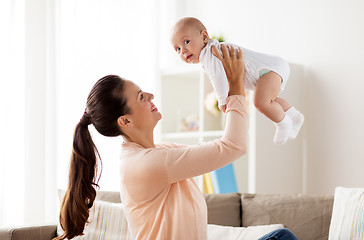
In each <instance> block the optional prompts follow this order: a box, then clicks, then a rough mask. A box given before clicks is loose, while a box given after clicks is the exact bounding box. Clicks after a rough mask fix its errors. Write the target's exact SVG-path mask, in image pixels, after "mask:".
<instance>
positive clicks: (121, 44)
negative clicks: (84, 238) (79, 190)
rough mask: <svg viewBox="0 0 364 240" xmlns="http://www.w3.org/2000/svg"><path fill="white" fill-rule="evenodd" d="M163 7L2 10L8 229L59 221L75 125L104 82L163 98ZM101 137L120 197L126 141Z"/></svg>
mask: <svg viewBox="0 0 364 240" xmlns="http://www.w3.org/2000/svg"><path fill="white" fill-rule="evenodd" d="M158 5H159V1H158V0H155V1H149V0H136V1H120V0H103V1H99V0H1V1H0V34H1V38H0V52H1V54H0V64H1V65H0V74H1V78H0V81H1V87H0V102H1V105H2V108H1V111H0V114H1V117H0V124H1V125H0V126H1V133H0V226H10V225H24V224H25V225H33V224H45V223H55V222H56V221H57V219H58V201H57V188H65V187H66V185H67V177H68V164H69V157H70V154H71V147H72V136H73V130H74V126H75V125H76V123H77V122H78V121H79V119H80V117H81V115H82V114H83V111H84V108H85V103H86V98H87V94H88V92H89V91H90V88H91V87H92V85H93V84H94V83H95V82H96V81H97V80H98V79H99V78H101V77H103V76H105V75H107V74H118V75H120V76H122V77H125V78H127V79H131V80H133V81H135V82H136V83H137V84H139V85H140V87H141V88H142V89H144V90H146V91H151V92H155V91H156V85H155V81H156V78H157V75H158V70H157V69H158V64H159V63H158V61H159V60H158V56H157V55H158V46H159V44H158V39H159V34H158V32H159V29H158V21H159V20H158ZM157 95H158V94H156V96H157ZM156 101H158V99H157V100H156ZM93 137H94V140H95V142H96V145H97V147H98V148H99V151H100V154H101V157H102V160H103V175H102V177H101V182H100V185H101V189H104V190H118V188H119V181H118V180H119V177H118V171H117V169H118V156H119V151H120V143H121V139H118V138H115V139H112V138H105V137H102V136H99V135H98V134H97V133H96V132H95V131H93Z"/></svg>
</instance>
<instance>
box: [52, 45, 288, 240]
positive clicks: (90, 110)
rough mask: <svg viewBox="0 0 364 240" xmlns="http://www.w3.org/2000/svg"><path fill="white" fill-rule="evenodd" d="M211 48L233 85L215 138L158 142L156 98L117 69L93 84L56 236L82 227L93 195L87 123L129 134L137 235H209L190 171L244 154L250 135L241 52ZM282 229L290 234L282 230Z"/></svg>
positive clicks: (127, 176)
mask: <svg viewBox="0 0 364 240" xmlns="http://www.w3.org/2000/svg"><path fill="white" fill-rule="evenodd" d="M213 52H214V54H215V56H216V57H218V58H219V59H220V60H221V61H222V62H223V65H224V68H225V71H226V74H227V78H228V80H229V89H230V90H229V97H228V101H227V110H226V127H225V132H224V135H223V136H222V137H221V138H220V139H218V140H215V141H212V142H208V143H204V144H200V145H193V146H184V145H177V144H166V145H155V144H154V140H153V130H154V127H155V126H156V124H157V122H158V121H159V120H160V119H161V114H160V113H159V112H158V110H157V108H156V107H155V105H154V104H153V103H152V99H153V94H150V93H146V92H143V91H142V90H141V89H140V88H139V87H138V86H137V85H135V84H134V83H133V82H131V81H127V80H124V79H121V78H120V77H118V76H113V75H112V76H106V77H104V78H102V79H100V80H99V81H98V82H97V83H96V84H95V86H94V87H93V88H92V90H91V92H90V94H89V96H88V99H87V108H86V111H85V113H84V115H83V116H82V118H81V120H80V122H79V123H78V124H77V126H76V129H75V133H74V142H73V153H72V157H71V163H70V173H69V185H68V189H67V191H66V194H65V197H64V199H63V202H62V207H61V213H60V222H61V226H62V228H63V229H64V234H63V235H62V236H60V237H59V239H65V238H68V239H71V238H73V237H75V236H77V235H80V234H82V232H83V229H84V226H85V223H86V221H87V219H88V217H89V209H90V208H91V206H92V205H93V202H94V200H95V196H96V190H95V186H97V183H96V182H97V179H98V178H97V175H98V174H97V172H98V171H97V157H98V152H97V149H96V147H95V145H94V143H93V141H92V138H91V136H90V133H89V131H88V125H89V124H93V125H94V127H95V128H96V129H97V131H98V132H100V133H101V134H102V135H105V136H119V135H122V136H123V137H124V140H125V142H124V143H123V145H122V149H123V151H122V158H121V167H120V172H121V191H120V196H121V199H122V204H123V206H124V209H125V214H126V217H127V220H128V223H129V227H130V230H131V232H132V236H133V238H135V239H168V240H175V239H184V240H186V239H188V240H190V239H191V240H194V239H207V207H206V203H205V200H204V197H203V195H202V193H201V191H200V190H199V188H198V187H197V185H196V183H195V182H194V180H193V177H195V176H199V175H201V174H204V173H208V172H210V171H213V170H216V169H218V168H221V167H223V166H225V165H227V164H229V163H231V162H233V161H234V160H235V159H237V158H238V157H240V156H241V155H243V154H245V153H246V151H247V135H248V130H247V123H248V116H247V109H246V100H245V90H244V81H243V76H244V64H243V61H242V53H241V51H239V50H238V51H237V54H236V51H235V50H234V49H233V48H231V47H230V48H229V49H227V48H226V47H223V48H222V52H223V56H221V55H220V54H219V53H218V51H217V50H216V48H215V49H213ZM277 233H279V234H280V235H282V236H286V237H287V236H288V235H287V234H291V233H290V232H289V231H287V230H284V229H283V230H280V231H278V232H277ZM293 237H294V236H293ZM293 237H292V238H286V239H295V238H293ZM265 239H269V237H267V238H265ZM272 239H273V238H272ZM274 239H279V238H274Z"/></svg>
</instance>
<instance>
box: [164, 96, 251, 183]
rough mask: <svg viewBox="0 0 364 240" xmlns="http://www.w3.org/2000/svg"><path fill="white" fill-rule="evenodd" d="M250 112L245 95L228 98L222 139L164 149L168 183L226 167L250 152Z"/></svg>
mask: <svg viewBox="0 0 364 240" xmlns="http://www.w3.org/2000/svg"><path fill="white" fill-rule="evenodd" d="M247 142H248V114H247V109H246V99H245V97H243V96H240V95H239V96H238V95H234V96H230V97H228V99H227V109H226V126H225V131H224V134H223V136H222V137H221V138H220V139H217V140H214V141H211V142H207V143H203V144H199V145H192V146H186V147H179V148H170V149H165V152H164V154H162V155H164V156H159V157H162V158H163V159H164V160H165V164H166V171H167V175H168V183H173V182H177V181H180V180H183V179H187V178H191V177H195V176H199V175H201V174H204V173H208V172H211V171H213V170H216V169H219V168H221V167H224V166H226V165H228V164H230V163H231V162H233V161H234V160H236V159H237V158H238V157H240V156H242V155H244V154H245V153H246V151H247Z"/></svg>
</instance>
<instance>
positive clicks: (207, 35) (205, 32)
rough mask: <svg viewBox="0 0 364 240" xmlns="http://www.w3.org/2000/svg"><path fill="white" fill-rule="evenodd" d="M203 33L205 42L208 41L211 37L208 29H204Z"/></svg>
mask: <svg viewBox="0 0 364 240" xmlns="http://www.w3.org/2000/svg"><path fill="white" fill-rule="evenodd" d="M201 35H202V40H203V42H204V43H208V42H209V39H210V37H209V34H208V32H207V31H206V30H202V31H201Z"/></svg>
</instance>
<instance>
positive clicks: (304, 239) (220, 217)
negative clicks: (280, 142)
mask: <svg viewBox="0 0 364 240" xmlns="http://www.w3.org/2000/svg"><path fill="white" fill-rule="evenodd" d="M97 199H98V200H102V201H107V202H114V203H117V202H120V197H119V193H118V192H103V191H100V192H98V194H97ZM205 200H206V203H207V208H208V223H209V224H216V225H223V226H233V227H248V226H256V225H268V224H283V225H284V226H285V227H286V228H288V229H290V230H291V231H292V232H293V233H294V234H295V235H296V236H297V237H298V239H300V240H324V239H325V240H327V239H328V235H329V226H330V219H331V214H332V209H333V201H334V197H333V196H321V195H320V196H314V195H302V194H240V193H226V194H205ZM56 234H57V226H56V225H47V226H31V227H14V228H2V229H0V240H51V239H52V238H53V237H55V236H56Z"/></svg>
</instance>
